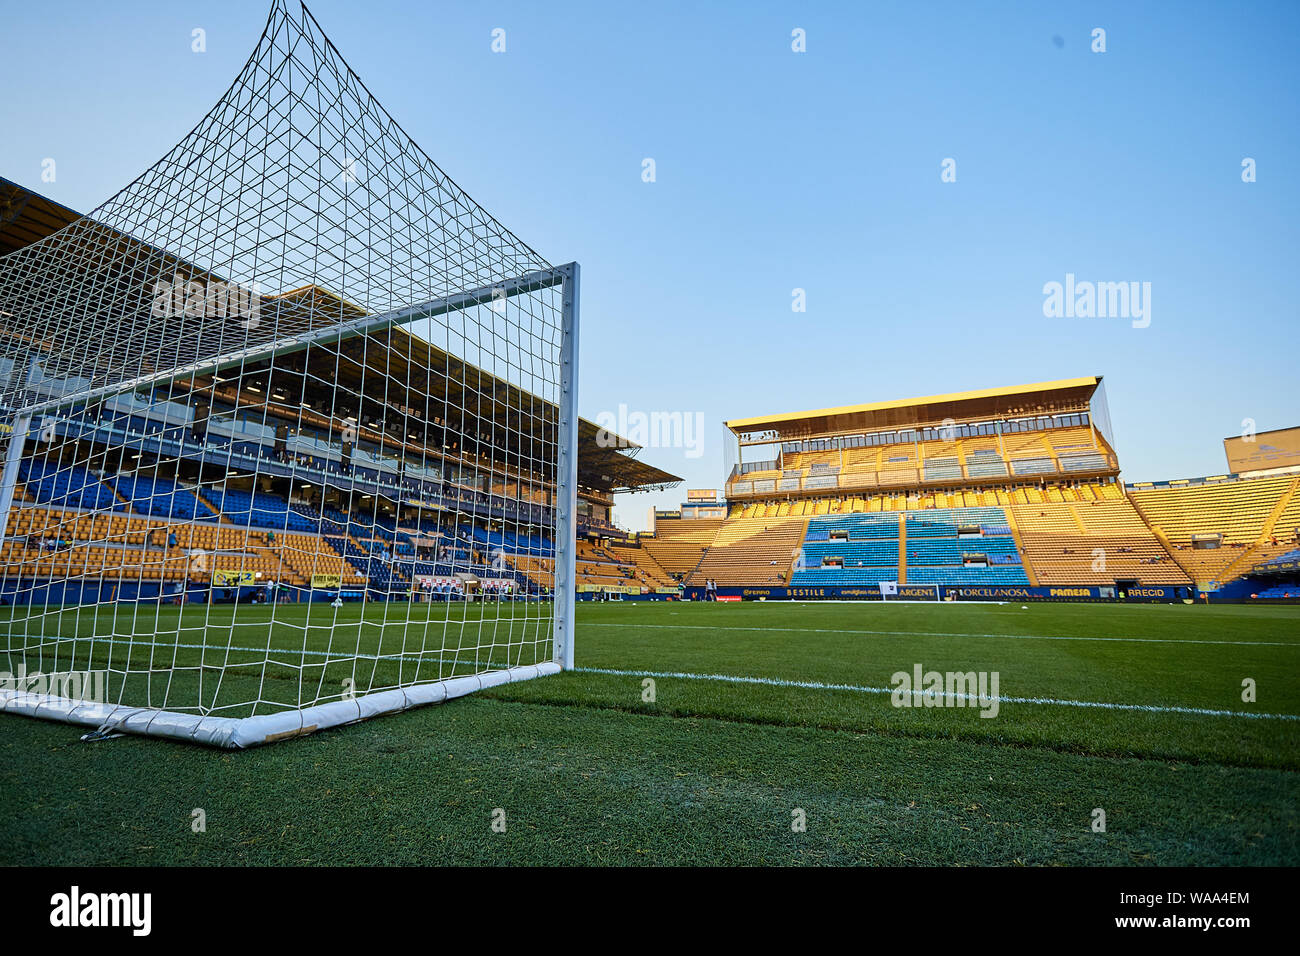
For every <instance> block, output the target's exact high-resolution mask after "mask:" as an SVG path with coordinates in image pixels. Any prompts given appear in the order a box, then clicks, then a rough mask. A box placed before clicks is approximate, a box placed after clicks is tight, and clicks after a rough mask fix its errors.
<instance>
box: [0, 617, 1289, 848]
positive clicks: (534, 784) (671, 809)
mask: <svg viewBox="0 0 1300 956" xmlns="http://www.w3.org/2000/svg"><path fill="white" fill-rule="evenodd" d="M291 610H293V611H294V613H297V614H301V613H303V612H302V609H291ZM497 610H498V609H497V608H493V609H492V611H491V615H492V617H493V618H494V619H495V617H496V615H497ZM500 610H501V613H502V614H505V615H508V616H510V617H511V618H512V620H511V621H510V622H509V623H507V624H504V625H503V624H500V623H494V625H493V626H495V627H498V628H502V627H504V628H506V630H504V631H499V633H498V636H497V638H496V643H498V644H499V645H500V646H501V647H502V648H505V649H506V650H507V652H508V654H510V655H515V654H526V655H530V656H531V655H532V654H533V653H534V649H535V645H534V641H535V640H536V636H537V634H536V631H537V622H536V615H537V613H538V611H537V609H536V607H534V608H533V609H532V610H531V611H529V610H526V609H524V606H522V605H521V606H519V609H518V610H506V606H503V607H502V608H501V609H500ZM216 611H217V609H213V613H216ZM406 612H407V609H406V608H402V609H401V610H400V616H401V617H405V615H406ZM166 613H168V614H173V615H179V614H180V612H176V611H168V612H166ZM204 613H206V610H205V609H202V608H189V609H186V611H185V612H184V613H183V615H181V616H180V619H179V621H174V622H171V623H169V624H168V626H170V627H176V626H178V625H179V627H180V628H182V629H183V628H185V627H192V626H193V622H194V621H197V620H199V619H200V618H199V617H198V616H199V615H202V614H204ZM223 613H226V614H231V613H234V614H235V615H236V620H237V621H238V622H239V623H240V624H241V626H246V627H248V628H249V633H258V628H259V627H260V628H262V632H263V633H264V632H265V623H264V622H265V617H261V618H259V615H266V614H267V609H265V608H254V607H250V608H241V609H239V610H238V612H234V611H232V610H229V609H227V610H226V611H224V612H223ZM311 613H312V614H313V615H318V614H319V613H320V609H319V608H313V609H312V612H311ZM338 613H339V621H340V622H341V623H342V624H343V625H344V626H345V628H348V627H351V628H353V630H354V631H355V634H356V635H357V638H358V640H360V641H361V642H362V644H363V645H364V646H372V645H371V644H366V643H365V642H372V644H373V646H375V647H377V648H381V647H385V646H388V645H387V644H385V643H384V642H385V640H386V638H385V637H384V635H385V630H386V628H388V627H396V626H399V625H397V624H395V623H393V622H392V618H391V617H390V619H389V623H387V624H385V623H384V620H385V619H384V614H385V613H386V612H385V609H384V608H383V607H380V606H374V605H372V606H370V607H368V608H366V609H365V610H364V615H365V623H364V624H363V623H362V614H363V610H362V609H361V608H360V607H355V606H354V607H347V608H344V609H342V610H340V611H339V612H338ZM387 613H388V614H389V615H390V616H391V615H394V614H397V613H398V612H397V611H396V610H395V609H389V610H388V611H387ZM437 613H438V614H439V615H446V613H447V611H446V609H445V608H439V609H438V611H437ZM453 613H454V614H457V615H460V614H470V615H473V614H481V613H483V612H482V610H481V609H479V610H475V609H472V608H471V609H462V608H457V609H455V611H454V612H453ZM282 614H284V609H277V616H279V615H282ZM156 619H157V620H160V621H161V620H164V619H163V618H161V617H159V618H156ZM149 620H150V621H152V620H155V618H153V617H151V618H150V619H149ZM283 620H284V621H285V624H284V625H283V626H277V630H276V632H275V633H274V635H273V640H274V642H275V646H276V647H280V646H281V645H283V646H284V647H286V648H293V647H302V646H304V641H306V642H307V643H309V644H313V645H315V644H318V645H319V646H321V647H326V646H328V645H327V643H326V641H327V635H328V634H329V632H328V631H327V630H325V629H323V628H308V627H306V626H305V625H306V624H307V623H308V622H305V621H301V620H297V621H296V619H294V618H293V617H292V616H289V617H286V618H283ZM1298 625H1300V608H1288V607H1241V606H1229V605H1223V606H1184V605H1176V606H1167V605H1109V604H1100V605H1088V604H1031V605H1028V607H1027V608H1026V609H1022V607H1021V606H1020V605H1018V604H1008V605H948V604H895V605H880V604H763V603H746V604H708V605H705V604H680V603H654V604H644V603H632V602H626V603H622V604H609V605H596V604H586V605H580V607H579V612H578V629H577V663H578V668H579V669H578V670H577V671H575V672H572V673H565V674H562V675H559V676H556V677H548V678H544V679H541V680H535V681H530V682H527V683H522V684H517V685H512V686H509V687H505V688H499V689H497V690H494V691H491V692H487V693H483V694H480V695H476V696H472V697H467V698H462V699H459V700H455V701H452V702H449V703H447V704H443V705H439V706H435V707H428V708H424V709H421V710H416V711H411V712H408V713H404V714H397V715H393V716H388V717H383V718H379V719H376V720H372V721H370V722H367V723H363V724H358V725H354V726H350V727H344V728H340V729H337V730H331V731H325V732H321V733H318V734H315V735H312V736H309V737H306V738H302V739H299V740H292V741H287V742H284V743H280V744H276V745H272V746H268V747H264V748H260V749H257V750H252V751H247V752H242V753H229V752H220V751H215V750H210V749H206V748H202V747H198V746H191V745H186V744H179V743H172V742H166V741H159V740H148V739H142V738H131V737H124V738H118V739H113V740H108V741H103V742H99V743H81V742H79V740H78V738H79V736H80V734H81V733H82V730H81V729H79V728H73V727H70V726H68V725H62V724H57V723H48V722H45V721H40V720H33V719H29V718H23V717H17V716H0V747H2V748H3V750H2V758H3V759H2V760H0V847H2V849H0V862H4V863H10V864H13V863H59V864H73V865H84V864H134V863H140V864H225V865H264V864H348V863H358V864H380V863H397V864H442V863H446V864H455V863H476V864H510V865H520V864H530V863H540V864H600V863H608V864H689V863H698V864H859V863H865V864H907V863H919V864H1005V865H1017V864H1029V865H1034V864H1067V865H1068V864H1118V865H1130V864H1151V865H1160V864H1290V865H1295V864H1297V863H1300V807H1298V803H1300V796H1298V795H1300V788H1298V787H1297V782H1298V778H1297V771H1298V770H1300V720H1298V719H1297V715H1300V681H1298V680H1297V678H1296V674H1297V672H1298V671H1300V626H1298ZM115 629H116V630H118V631H119V632H122V628H121V627H120V626H119V627H117V628H115ZM456 630H457V629H456V628H449V629H448V630H447V633H449V634H450V633H454V632H455V631H456ZM65 633H67V632H65ZM182 633H183V631H182ZM339 633H340V632H339V631H338V630H337V629H336V630H335V631H334V634H333V639H334V640H335V641H336V642H337V641H338V639H339ZM349 633H351V632H349ZM304 635H307V637H304ZM399 643H400V642H399ZM335 646H338V645H337V644H336V645H335ZM408 646H409V644H408ZM426 650H428V651H430V652H432V653H433V654H434V656H435V657H436V658H437V659H438V660H451V659H454V658H455V656H456V654H457V653H458V651H457V650H456V648H455V646H454V644H453V646H451V647H450V649H449V647H448V646H447V645H446V643H445V642H443V643H439V642H438V641H436V640H435V641H433V642H432V643H431V644H429V645H428V647H427V648H426ZM208 653H210V652H208ZM0 656H3V655H0ZM425 660H426V661H427V657H426V658H425ZM525 662H531V660H526V661H525ZM4 663H5V662H4V661H0V668H2V667H3V665H4ZM918 664H919V665H921V666H922V668H923V669H924V670H926V671H930V670H935V671H941V672H947V671H961V672H967V671H975V672H980V671H984V672H993V671H996V672H997V673H998V675H999V687H998V691H999V694H1000V696H1001V697H1002V698H1003V700H1002V701H1001V702H1000V704H999V707H998V713H997V716H996V717H992V718H985V717H980V710H979V708H978V707H963V708H958V707H935V708H925V707H911V708H904V707H895V706H893V704H892V702H891V697H890V695H889V694H887V693H882V692H881V691H882V690H887V689H888V688H889V686H890V678H891V675H892V674H893V673H895V672H896V671H907V672H911V671H912V670H913V668H914V667H915V666H916V665H918ZM336 666H338V667H341V666H343V665H341V664H337V663H336V662H333V661H328V660H327V661H326V664H325V665H322V667H321V672H322V675H323V678H324V677H327V678H328V680H329V681H333V680H334V679H335V678H336V677H337V676H338V674H337V673H333V672H329V673H327V672H326V669H325V668H326V667H336ZM382 666H385V667H398V666H404V667H409V666H413V664H412V662H411V661H400V662H391V661H385V662H382ZM421 666H428V665H427V663H426V664H425V665H421ZM435 666H436V665H435ZM447 666H454V664H453V665H447ZM403 673H404V674H407V675H409V673H410V672H409V671H406V672H403ZM647 678H649V679H650V680H653V690H654V693H653V700H651V699H647V698H648V697H650V696H651V695H650V694H648V692H647V687H646V685H645V684H644V682H645V681H646V679H647ZM738 679H739V680H738ZM1246 679H1250V680H1252V681H1253V682H1254V684H1255V687H1256V694H1257V696H1256V700H1254V701H1253V702H1248V701H1244V700H1243V699H1242V685H1243V681H1244V680H1246ZM264 683H274V682H273V681H264ZM285 683H288V682H285ZM232 686H233V685H232ZM237 696H238V694H237V693H234V692H233V691H232V698H231V699H236V698H237ZM268 696H270V692H268ZM498 809H499V810H501V811H504V821H505V827H504V832H499V830H500V827H499V826H498V827H496V828H494V827H493V821H494V819H495V820H497V821H498V822H499V821H500V819H501V816H500V814H497V815H496V816H495V817H494V811H497V810H498ZM1096 809H1102V810H1104V811H1105V814H1106V829H1105V832H1095V831H1094V829H1093V826H1092V823H1093V819H1094V810H1096ZM195 810H202V811H203V814H204V817H205V820H206V830H205V831H204V832H198V833H196V832H194V828H193V826H192V822H193V819H194V816H193V813H194V811H195ZM798 818H802V819H804V820H806V826H805V827H804V828H802V829H800V828H797V827H793V826H792V822H793V821H795V820H796V819H798Z"/></svg>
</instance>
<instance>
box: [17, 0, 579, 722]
mask: <svg viewBox="0 0 1300 956" xmlns="http://www.w3.org/2000/svg"><path fill="white" fill-rule="evenodd" d="M577 301H578V270H577V266H576V265H573V264H571V265H568V266H559V267H556V266H552V265H551V264H550V263H548V262H546V261H545V260H543V259H542V258H541V257H540V256H539V255H538V254H537V253H535V252H534V251H533V250H532V249H530V248H529V247H528V246H527V245H526V244H524V243H523V242H522V241H520V240H519V239H518V238H516V237H515V236H514V235H513V234H512V233H511V232H509V231H508V230H507V229H506V228H505V227H504V226H502V225H501V224H500V223H499V222H497V221H496V220H495V219H494V218H493V217H492V216H491V215H489V214H488V213H487V212H486V211H485V210H484V209H483V208H482V207H481V206H479V205H478V204H477V203H475V202H474V201H473V200H472V199H470V197H469V196H467V195H466V194H465V193H464V192H463V191H462V190H461V189H460V188H459V187H457V186H456V184H455V183H453V182H452V181H451V180H450V179H449V178H448V177H447V175H446V174H445V173H444V172H443V171H442V170H441V169H439V168H438V167H437V166H436V165H435V164H434V163H433V162H432V161H431V160H430V159H429V158H428V156H426V155H425V153H424V152H422V151H421V150H420V148H419V147H417V146H416V145H415V144H414V143H413V142H412V141H411V140H410V139H409V138H408V137H407V136H406V135H405V133H404V132H403V131H402V129H401V128H400V127H399V126H398V125H397V123H396V121H395V120H394V119H393V118H392V117H391V116H389V115H388V114H387V113H386V112H385V111H384V109H383V108H382V107H381V106H380V105H379V104H378V103H377V102H376V101H375V100H374V98H373V97H372V96H371V95H370V93H369V92H368V91H367V90H366V88H365V87H364V86H363V85H362V83H361V81H360V80H359V79H358V78H357V76H356V75H355V74H354V73H353V72H352V71H351V70H350V69H349V67H348V66H347V64H346V63H345V62H344V61H343V60H342V58H341V57H340V55H339V53H338V51H337V50H336V49H335V48H334V46H333V45H332V44H331V43H330V41H329V40H328V39H327V38H326V37H325V36H324V35H323V33H322V32H321V30H320V27H319V25H318V24H317V23H316V21H315V20H314V19H313V18H312V16H311V14H310V13H308V12H307V10H306V9H305V8H302V9H301V10H299V11H296V12H291V11H290V10H289V8H288V6H287V5H286V4H285V3H284V2H283V0H277V2H276V3H275V4H274V7H273V9H272V11H271V15H270V18H269V20H268V22H267V25H266V29H265V31H264V32H263V34H262V37H261V39H260V41H259V43H258V45H257V48H256V49H255V51H254V52H253V55H252V56H251V57H250V58H249V60H248V62H247V64H246V65H245V67H244V69H243V71H242V72H241V74H240V75H239V77H238V79H237V80H236V81H235V83H234V84H233V85H232V86H231V87H230V89H229V90H228V91H227V92H226V94H225V95H224V96H223V97H222V98H221V100H220V102H218V103H217V105H216V106H215V107H214V108H213V109H212V110H211V112H209V113H208V114H207V116H206V117H204V118H203V120H202V121H201V122H200V123H199V124H198V125H197V126H196V127H195V128H194V130H193V131H192V132H191V133H190V134H189V135H188V136H187V137H185V139H184V140H183V141H182V142H181V143H180V144H178V145H177V146H176V147H175V148H174V149H173V150H171V152H169V153H168V154H167V155H166V156H165V157H164V158H163V159H162V160H161V161H159V162H158V163H157V164H156V165H155V166H154V167H153V168H151V169H150V170H148V171H147V172H146V173H144V174H143V175H142V176H140V177H139V178H138V179H137V180H135V182H133V183H131V184H130V185H129V186H128V187H127V188H126V189H124V190H123V191H122V192H121V193H119V194H118V195H116V196H115V197H113V198H112V199H111V200H109V201H108V202H107V203H105V204H104V205H103V206H101V207H100V208H98V209H96V210H95V211H94V212H92V213H90V214H89V215H87V216H85V217H83V218H82V219H80V220H78V221H76V222H73V223H72V224H71V225H69V226H67V227H66V228H64V229H62V230H60V231H58V232H56V233H54V234H52V235H50V236H48V237H46V238H44V239H42V240H40V241H38V242H36V243H34V244H32V245H29V246H27V247H25V248H22V249H19V250H18V251H16V252H12V253H10V254H9V255H7V256H5V257H3V258H0V339H2V345H3V347H2V349H0V451H2V452H3V455H2V458H3V472H2V478H0V514H2V515H4V516H5V518H6V523H5V531H4V540H3V545H2V549H0V572H2V574H3V577H2V578H0V710H3V711H6V712H11V713H19V714H26V715H29V716H37V717H48V718H51V719H58V720H65V721H70V722H73V723H78V724H82V725H86V726H88V727H90V728H91V729H92V732H93V733H95V734H99V735H106V734H111V733H118V732H133V733H145V734H155V735H162V736H170V737H179V738H184V739H188V740H194V741H199V742H203V743H207V744H214V745H218V746H225V747H246V746H250V745H254V744H259V743H263V742H268V741H272V740H277V739H281V738H284V737H291V736H294V735H298V734H301V733H306V732H310V731H312V730H316V729H320V728H324V727H329V726H334V725H338V724H343V723H348V722H351V721H355V720H360V719H363V718H366V717H370V716H374V715H377V714H381V713H385V712H390V711H396V710H402V709H405V708H408V707H412V706H415V705H418V704H423V703H429V702H434V701H439V700H444V699H447V698H449V697H454V696H457V695H459V694H463V693H467V692H470V691H473V690H476V689H481V688H484V687H490V686H493V685H496V684H500V683H504V682H509V681H515V680H523V679H528V678H531V677H536V676H540V675H543V674H549V673H554V672H556V671H558V670H560V669H561V668H562V667H564V666H572V649H573V642H572V600H573V542H574V527H573V525H572V521H573V515H574V511H575V508H574V496H575V483H576V477H577V472H576V435H577V419H576V414H575V407H576V405H575V403H576V397H575V396H576V389H575V386H576V382H575V378H574V375H575V372H576V343H577V333H578V330H577Z"/></svg>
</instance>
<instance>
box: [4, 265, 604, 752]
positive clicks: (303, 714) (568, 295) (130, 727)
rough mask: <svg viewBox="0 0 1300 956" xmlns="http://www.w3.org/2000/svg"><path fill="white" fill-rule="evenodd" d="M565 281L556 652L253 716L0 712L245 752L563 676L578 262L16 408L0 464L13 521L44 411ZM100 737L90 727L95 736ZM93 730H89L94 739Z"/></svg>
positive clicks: (108, 707)
mask: <svg viewBox="0 0 1300 956" xmlns="http://www.w3.org/2000/svg"><path fill="white" fill-rule="evenodd" d="M557 285H558V286H560V296H561V315H560V319H561V328H560V332H561V336H560V350H559V365H560V367H559V370H558V371H559V391H558V395H557V398H558V403H557V404H558V409H557V411H558V417H557V433H556V434H557V449H556V452H557V454H556V459H557V460H556V474H555V492H554V504H553V508H554V509H555V542H554V544H555V570H554V578H553V587H552V601H553V609H552V651H553V653H552V658H551V660H549V661H542V662H540V663H536V664H528V665H519V666H515V667H509V668H503V669H499V670H489V671H484V672H482V673H478V674H472V675H463V676H459V677H451V678H446V679H444V680H440V681H432V682H428V683H420V684H412V685H410V686H406V687H398V688H390V689H387V690H382V691H377V692H374V693H369V694H363V695H360V696H357V697H354V698H349V699H344V700H334V701H329V702H326V703H322V704H314V705H311V706H308V707H304V708H299V709H284V710H279V711H273V712H270V713H265V714H254V715H252V716H249V717H221V716H212V715H203V714H193V713H182V712H179V711H169V710H161V709H157V708H150V707H139V706H130V705H125V704H107V703H99V702H93V701H85V700H77V699H73V698H69V697H62V696H59V695H55V694H46V693H35V692H31V691H23V690H16V689H12V688H0V714H3V713H7V714H21V715H25V716H28V717H37V718H43V719H47V720H54V721H61V722H64V723H70V724H77V725H82V726H86V727H91V728H93V730H94V732H95V733H99V734H108V733H112V734H120V733H131V734H142V735H147V736H153V737H165V738H172V739H176V740H185V741H190V742H193V743H201V744H208V745H211V746H215V747H221V748H228V749H244V748H247V747H253V746H257V745H260V744H265V743H273V742H275V741H279V740H284V739H287V738H291V737H298V736H302V735H305V734H309V733H313V732H315V731H317V730H325V729H328V728H330V727H339V726H343V725H345V724H351V723H356V722H358V721H361V720H368V719H369V718H371V717H378V716H381V715H383V714H392V713H398V712H400V711H403V710H409V709H411V708H413V707H420V706H423V705H425V704H433V703H440V702H442V701H446V700H451V699H453V698H456V697H461V696H464V695H466V694H471V693H473V692H475V691H478V690H485V689H487V688H489V687H496V686H500V685H503V684H511V683H518V682H520V681H525V680H531V679H533V678H536V677H543V676H547V675H551V674H558V673H559V672H560V671H562V670H571V669H572V668H573V666H574V611H575V602H576V594H575V580H576V578H575V574H576V548H577V520H576V519H577V484H578V432H579V427H578V339H579V301H580V287H579V286H580V268H579V266H578V263H576V262H570V263H567V264H565V265H561V266H554V267H552V268H550V269H545V270H539V271H536V272H531V273H528V274H526V275H523V276H518V277H516V278H513V279H508V280H505V281H503V282H497V283H493V284H492V285H490V286H484V287H481V288H477V289H472V290H469V291H466V292H460V293H457V294H455V295H451V296H446V297H443V298H440V299H434V300H431V301H429V302H425V303H421V304H418V305H413V306H408V307H405V308H402V309H398V310H394V311H391V312H387V313H383V314H380V315H376V316H366V317H364V318H362V319H358V320H353V321H348V322H342V323H338V324H335V325H332V326H328V327H326V328H323V329H319V330H316V331H314V332H311V333H305V334H301V335H297V336H291V337H289V338H286V339H284V340H283V341H280V342H270V343H264V344H260V345H258V346H256V347H253V348H248V349H244V350H240V351H237V352H231V353H228V354H224V355H220V356H217V357H215V358H212V359H206V360H204V361H201V362H197V363H193V364H190V365H187V366H185V367H181V368H173V369H167V370H165V371H162V372H158V373H156V374H153V375H149V376H143V377H138V378H135V379H132V380H130V381H125V382H120V383H115V384H112V385H108V386H101V387H99V388H94V389H87V390H86V391H83V392H76V393H67V394H64V395H61V396H59V397H58V398H55V399H51V400H48V401H45V402H40V403H36V404H33V405H29V406H24V407H22V408H19V409H17V410H16V411H15V412H14V414H13V417H12V421H11V422H8V423H5V424H7V425H9V427H10V428H11V431H10V435H9V442H8V448H7V450H6V454H5V460H4V466H3V470H2V471H0V516H2V517H3V521H4V524H3V525H0V527H3V528H4V529H7V528H8V526H9V517H10V514H11V512H12V510H13V498H14V491H15V489H16V486H17V480H18V473H19V463H20V461H21V460H22V457H23V453H24V450H25V448H26V444H27V437H28V434H29V432H30V428H31V422H32V421H34V420H39V416H41V415H46V414H51V413H54V412H57V411H59V410H60V409H63V408H66V407H70V406H75V405H78V404H82V403H85V402H89V401H94V400H97V399H100V398H105V397H110V396H114V395H122V394H128V393H131V392H134V391H137V390H139V389H141V388H146V387H153V386H158V385H163V384H166V383H168V382H170V381H174V380H176V379H180V378H184V377H188V376H193V375H196V374H200V373H206V372H213V373H216V372H221V371H223V370H225V369H229V368H238V367H240V366H241V365H243V364H244V363H246V362H249V361H254V360H256V359H258V358H267V357H271V356H280V355H285V354H290V353H292V352H295V351H299V350H301V349H305V348H307V347H308V346H310V345H320V344H326V343H330V342H341V341H343V340H344V339H348V338H351V337H353V336H357V335H366V334H370V333H374V332H382V331H384V330H385V329H391V328H395V327H399V326H404V325H408V324H410V323H412V322H418V321H421V320H425V319H431V318H434V317H436V316H439V315H443V314H446V313H448V312H453V311H458V310H462V309H467V308H471V307H474V306H478V305H484V304H489V303H492V302H494V301H499V300H500V299H501V298H502V297H503V296H505V297H507V298H508V297H511V296H516V295H523V294H527V293H530V292H536V291H539V290H542V289H547V288H552V287H554V286H557ZM92 735H93V734H92ZM92 735H88V736H92Z"/></svg>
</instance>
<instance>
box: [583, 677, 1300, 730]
mask: <svg viewBox="0 0 1300 956" xmlns="http://www.w3.org/2000/svg"><path fill="white" fill-rule="evenodd" d="M574 670H575V671H576V672H577V673H579V674H606V675H610V676H613V677H653V678H655V679H657V680H665V679H669V680H670V679H674V678H676V679H680V680H701V681H715V682H718V683H726V684H758V685H761V686H766V687H794V688H798V689H800V690H840V691H850V692H852V693H855V694H893V693H894V688H892V687H865V686H862V685H860V684H827V683H823V682H821V681H806V680H783V679H781V678H777V677H743V676H738V675H735V674H692V673H689V672H670V671H638V670H616V669H614V668H607V667H575V668H574ZM908 693H910V694H911V695H912V698H913V700H914V701H921V700H924V699H925V697H926V696H927V695H929V696H931V697H933V698H936V699H943V700H961V701H968V702H971V703H972V704H978V703H981V702H983V703H990V702H992V701H995V700H996V701H998V702H999V703H1005V704H1041V705H1047V706H1052V707H1081V708H1085V709H1096V710H1127V711H1141V712H1143V713H1148V714H1191V715H1194V716H1197V717H1245V718H1249V719H1251V720H1300V714H1256V713H1251V712H1249V711H1244V710H1211V709H1209V708H1205V707H1178V706H1173V705H1169V706H1165V705H1160V704H1117V703H1113V702H1110V701H1097V700H1068V699H1063V698H1057V697H1005V696H998V697H980V696H979V695H978V694H957V693H948V692H946V691H923V690H913V691H908Z"/></svg>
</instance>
